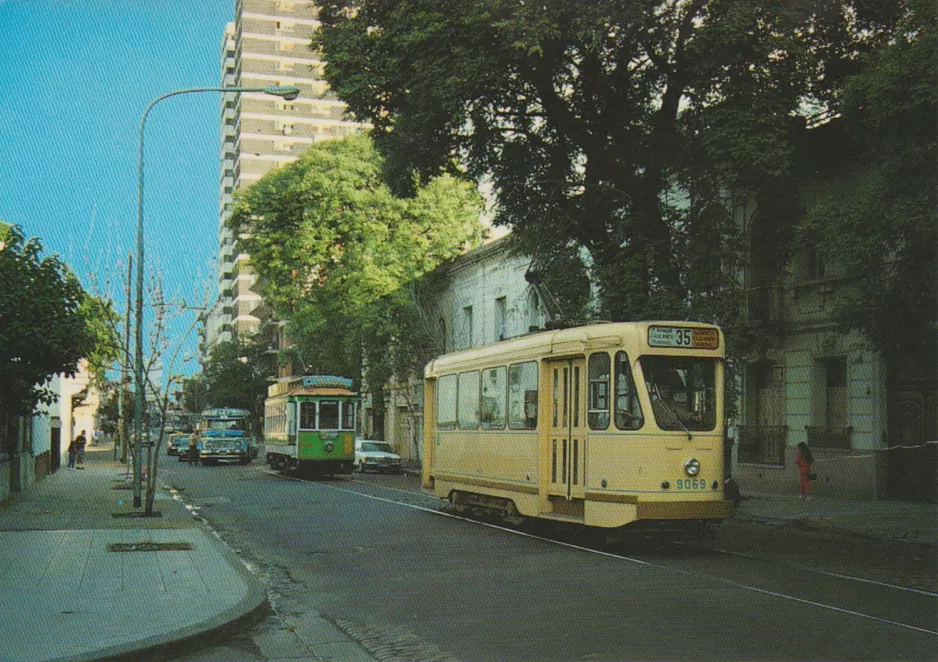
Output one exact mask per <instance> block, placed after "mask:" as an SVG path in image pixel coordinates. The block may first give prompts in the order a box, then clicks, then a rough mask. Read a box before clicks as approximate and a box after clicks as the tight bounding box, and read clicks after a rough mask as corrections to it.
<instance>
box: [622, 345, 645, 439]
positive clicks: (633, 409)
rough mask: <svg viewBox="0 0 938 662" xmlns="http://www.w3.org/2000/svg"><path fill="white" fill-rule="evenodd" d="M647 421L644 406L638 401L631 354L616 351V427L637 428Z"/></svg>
mask: <svg viewBox="0 0 938 662" xmlns="http://www.w3.org/2000/svg"><path fill="white" fill-rule="evenodd" d="M644 423H645V420H644V418H643V417H642V408H641V405H639V403H638V392H637V391H636V390H635V380H634V379H633V378H632V366H631V365H629V355H628V354H626V353H625V352H617V353H616V427H617V428H619V429H620V430H637V429H638V428H640V427H642V425H643V424H644Z"/></svg>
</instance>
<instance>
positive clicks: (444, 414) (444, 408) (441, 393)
mask: <svg viewBox="0 0 938 662" xmlns="http://www.w3.org/2000/svg"><path fill="white" fill-rule="evenodd" d="M436 411H437V414H436V426H437V428H439V429H440V430H455V429H456V375H446V376H445V377H440V379H439V380H438V381H437V403H436Z"/></svg>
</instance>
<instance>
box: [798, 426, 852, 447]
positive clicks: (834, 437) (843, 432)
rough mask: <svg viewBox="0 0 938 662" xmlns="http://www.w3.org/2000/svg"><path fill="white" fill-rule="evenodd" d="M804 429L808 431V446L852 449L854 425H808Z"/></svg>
mask: <svg viewBox="0 0 938 662" xmlns="http://www.w3.org/2000/svg"><path fill="white" fill-rule="evenodd" d="M804 429H805V430H807V431H808V446H811V447H812V448H830V449H834V450H844V451H848V450H850V433H851V432H853V427H852V426H849V425H848V426H845V427H843V426H838V427H820V426H808V425H806V426H805V428H804Z"/></svg>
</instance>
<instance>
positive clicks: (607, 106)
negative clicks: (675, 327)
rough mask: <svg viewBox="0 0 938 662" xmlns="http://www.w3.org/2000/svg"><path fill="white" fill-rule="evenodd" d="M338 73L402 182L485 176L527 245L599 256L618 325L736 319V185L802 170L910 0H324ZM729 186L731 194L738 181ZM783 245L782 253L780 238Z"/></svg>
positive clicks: (769, 199) (751, 185) (770, 182)
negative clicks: (815, 139) (809, 136)
mask: <svg viewBox="0 0 938 662" xmlns="http://www.w3.org/2000/svg"><path fill="white" fill-rule="evenodd" d="M319 6H320V9H321V11H320V19H321V21H322V22H323V29H322V30H321V31H320V32H319V33H318V36H317V37H316V38H315V41H314V45H315V46H317V47H320V48H322V49H323V51H324V56H325V61H326V62H327V66H326V78H327V80H328V82H329V84H330V87H331V88H332V89H333V90H335V91H336V93H337V94H338V96H339V97H340V98H342V99H343V100H344V101H345V102H346V103H348V104H349V107H350V109H351V111H352V112H353V113H354V114H355V115H356V116H357V117H359V118H361V119H364V120H368V121H370V122H372V123H373V125H374V131H373V134H374V138H375V141H376V144H377V145H378V147H379V148H380V150H381V152H382V153H383V154H385V155H386V156H387V162H386V164H387V175H388V180H389V181H390V182H391V183H392V185H393V187H394V190H395V191H397V192H399V193H404V194H407V193H411V192H412V191H413V190H414V187H415V186H416V185H419V184H420V183H421V182H424V181H427V180H428V179H429V178H431V177H434V176H436V175H437V174H438V173H440V172H461V170H462V169H463V168H464V169H465V171H466V172H467V173H468V174H469V175H470V176H472V177H474V178H477V179H481V178H482V177H490V178H491V181H492V182H493V185H494V188H495V191H496V194H497V199H498V209H497V222H498V223H500V224H503V225H507V226H510V227H511V228H512V229H513V230H514V232H515V234H516V235H517V236H518V238H519V239H520V241H521V242H522V243H523V244H526V245H527V247H528V252H529V253H530V254H536V253H538V252H539V251H542V250H549V247H551V246H568V245H574V246H578V247H582V248H583V249H585V250H586V252H587V254H588V255H589V259H590V263H591V268H592V272H593V273H592V276H593V279H594V281H595V282H597V283H598V285H599V288H600V297H601V302H600V303H601V310H600V311H599V314H600V315H601V316H602V317H603V318H606V319H611V320H629V319H642V318H644V319H648V318H697V319H705V320H712V321H717V322H720V323H722V324H724V325H730V326H731V325H733V324H737V323H738V306H737V305H736V302H737V301H738V300H739V299H740V298H741V297H740V292H739V287H738V283H737V282H736V274H737V273H738V269H739V267H740V265H741V259H742V257H743V256H742V252H741V251H740V243H739V236H738V224H737V222H736V217H735V216H736V215H738V212H739V207H738V205H737V202H738V201H739V200H740V199H745V200H752V199H754V200H755V201H756V202H757V203H761V204H762V205H763V206H767V205H772V204H773V203H774V202H775V200H776V199H777V198H775V197H773V196H771V195H769V194H770V193H771V192H772V191H775V190H778V188H779V186H780V185H781V184H784V183H785V182H789V181H791V179H792V176H793V173H792V171H791V167H792V159H793V155H794V153H795V151H796V149H797V147H798V139H799V136H801V135H802V132H801V131H800V126H801V125H799V123H798V122H794V121H793V118H794V117H797V116H815V115H817V114H818V113H819V112H820V111H830V110H836V109H837V107H838V105H839V103H840V100H841V97H842V93H843V89H842V86H843V81H844V79H845V78H846V77H847V76H848V75H850V74H853V73H856V72H857V71H858V70H859V68H860V67H861V66H862V58H861V57H860V56H861V55H862V54H863V53H865V52H869V51H871V50H874V49H876V48H878V47H880V46H881V45H882V44H884V43H886V42H887V41H888V39H889V38H890V35H891V33H892V28H893V27H894V26H895V25H896V22H897V20H898V19H899V17H900V16H901V15H902V14H903V13H904V12H907V11H909V9H908V6H907V4H906V3H899V2H895V3H867V2H860V1H859V0H857V1H856V2H841V1H836V0H824V1H822V2H812V3H804V2H790V0H767V1H764V2H759V3H755V2H750V0H710V1H706V0H691V1H683V0H681V1H679V0H658V1H653V2H641V3H639V2H633V1H631V0H592V1H588V2H576V3H572V2H568V1H567V0H543V1H542V2H536V3H532V2H504V1H503V0H479V1H477V2H464V3H452V2H446V1H445V0H415V1H413V2H407V3H387V2H380V1H377V0H374V1H369V0H359V1H356V0H323V1H322V2H320V3H319ZM728 192H734V193H736V194H743V195H738V197H734V196H730V195H728ZM780 250H781V251H782V252H783V253H784V252H785V250H786V249H785V247H784V246H782V247H780Z"/></svg>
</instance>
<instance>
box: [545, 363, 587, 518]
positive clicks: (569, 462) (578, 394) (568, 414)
mask: <svg viewBox="0 0 938 662" xmlns="http://www.w3.org/2000/svg"><path fill="white" fill-rule="evenodd" d="M547 368H548V371H549V373H548V374H549V383H550V389H551V390H550V403H551V407H550V431H549V443H548V453H549V456H550V457H549V467H550V468H549V476H550V481H549V488H548V493H549V495H550V496H551V497H563V498H564V499H565V500H567V501H571V500H573V499H583V498H584V496H585V493H586V388H585V386H584V384H585V379H586V369H585V362H584V360H583V359H564V360H560V361H550V362H548V363H547Z"/></svg>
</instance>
